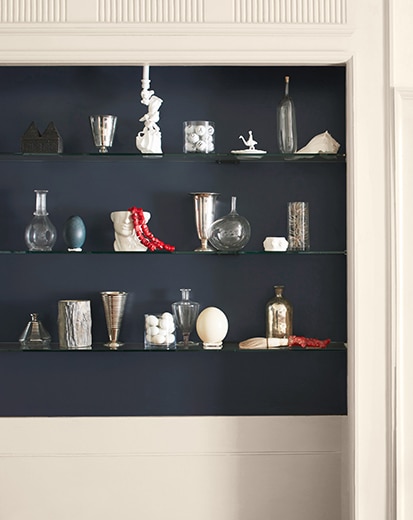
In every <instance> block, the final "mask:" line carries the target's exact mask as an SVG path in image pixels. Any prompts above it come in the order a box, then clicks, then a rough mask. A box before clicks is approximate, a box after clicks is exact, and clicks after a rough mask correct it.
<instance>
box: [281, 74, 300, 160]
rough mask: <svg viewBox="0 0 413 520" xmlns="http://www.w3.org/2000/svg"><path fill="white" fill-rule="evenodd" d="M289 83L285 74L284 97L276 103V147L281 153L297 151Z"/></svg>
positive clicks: (293, 110)
mask: <svg viewBox="0 0 413 520" xmlns="http://www.w3.org/2000/svg"><path fill="white" fill-rule="evenodd" d="M289 85H290V78H289V76H286V77H285V93H284V97H283V98H282V99H281V101H280V103H279V104H278V109H277V127H278V128H277V129H278V147H279V149H280V152H281V153H295V152H296V151H297V126H296V121H295V107H294V103H293V100H292V99H291V97H290V93H289Z"/></svg>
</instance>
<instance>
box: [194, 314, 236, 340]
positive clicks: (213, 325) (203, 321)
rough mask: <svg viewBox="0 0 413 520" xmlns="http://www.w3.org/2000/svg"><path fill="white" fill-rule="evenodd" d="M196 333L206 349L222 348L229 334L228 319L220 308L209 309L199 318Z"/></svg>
mask: <svg viewBox="0 0 413 520" xmlns="http://www.w3.org/2000/svg"><path fill="white" fill-rule="evenodd" d="M196 331H197V334H198V336H199V337H200V338H201V340H202V341H203V343H204V348H207V349H219V348H222V342H223V340H224V338H225V336H226V335H227V332H228V318H227V317H226V315H225V313H224V312H223V311H221V309H218V307H207V308H206V309H204V310H203V311H202V312H200V314H199V316H198V319H197V321H196Z"/></svg>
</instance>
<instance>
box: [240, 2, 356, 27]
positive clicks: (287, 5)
mask: <svg viewBox="0 0 413 520" xmlns="http://www.w3.org/2000/svg"><path fill="white" fill-rule="evenodd" d="M234 21H235V22H236V23H281V24H282V23H285V24H345V23H347V0H234Z"/></svg>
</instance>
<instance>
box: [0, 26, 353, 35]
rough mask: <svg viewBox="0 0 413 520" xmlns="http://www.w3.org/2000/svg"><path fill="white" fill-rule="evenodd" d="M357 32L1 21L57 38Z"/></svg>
mask: <svg viewBox="0 0 413 520" xmlns="http://www.w3.org/2000/svg"><path fill="white" fill-rule="evenodd" d="M353 33H354V27H352V26H350V25H347V24H346V25H334V24H289V23H280V24H261V23H251V24H237V23H203V24H196V23H174V24H154V23H151V24H148V23H145V24H139V23H64V24H61V23H13V24H10V23H0V36H2V35H3V34H14V35H16V36H18V35H20V36H22V35H47V36H54V37H56V38H58V37H59V36H64V35H71V34H74V35H77V34H81V35H82V36H85V37H87V36H106V37H110V36H142V35H151V36H155V35H156V36H158V37H162V36H190V35H194V36H195V35H200V34H207V35H222V36H243V37H244V36H251V37H257V36H276V35H287V36H288V35H290V36H291V37H294V38H295V37H297V36H316V37H317V36H320V37H336V38H338V37H342V36H350V35H352V34H353Z"/></svg>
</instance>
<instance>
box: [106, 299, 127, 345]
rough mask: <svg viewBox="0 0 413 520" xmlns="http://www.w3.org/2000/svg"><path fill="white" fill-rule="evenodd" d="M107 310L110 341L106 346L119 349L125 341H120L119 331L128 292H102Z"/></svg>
mask: <svg viewBox="0 0 413 520" xmlns="http://www.w3.org/2000/svg"><path fill="white" fill-rule="evenodd" d="M100 294H101V295H102V300H103V308H104V311H105V318H106V326H107V328H108V335H109V342H107V343H105V347H109V348H112V349H117V348H118V347H120V346H122V345H123V343H121V342H119V332H120V327H121V325H122V319H123V312H124V310H125V303H126V298H127V296H128V293H127V292H120V291H104V292H101V293H100Z"/></svg>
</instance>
